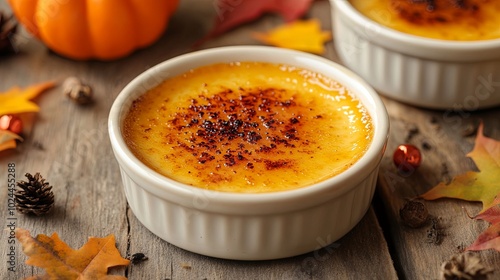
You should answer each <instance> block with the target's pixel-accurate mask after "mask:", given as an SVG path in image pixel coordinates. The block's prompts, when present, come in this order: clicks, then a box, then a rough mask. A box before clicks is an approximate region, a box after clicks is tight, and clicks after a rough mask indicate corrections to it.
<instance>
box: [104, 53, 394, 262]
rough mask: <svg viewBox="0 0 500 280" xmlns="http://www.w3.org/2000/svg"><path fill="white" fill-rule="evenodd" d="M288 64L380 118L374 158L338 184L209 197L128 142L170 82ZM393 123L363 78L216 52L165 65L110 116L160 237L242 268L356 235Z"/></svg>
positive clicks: (128, 173)
mask: <svg viewBox="0 0 500 280" xmlns="http://www.w3.org/2000/svg"><path fill="white" fill-rule="evenodd" d="M234 61H260V62H270V63H285V64H288V65H294V66H298V67H302V68H307V69H310V70H312V71H316V72H318V73H321V74H323V75H326V76H328V77H331V78H333V79H335V80H337V81H339V82H340V83H341V84H343V85H345V86H346V87H347V88H349V89H350V90H352V92H354V93H355V94H356V95H357V96H358V98H359V99H360V100H361V101H362V103H363V104H364V106H365V107H366V108H367V110H368V111H369V113H370V115H371V116H372V118H373V122H374V127H375V132H374V137H373V141H372V143H371V145H370V147H369V149H368V151H367V152H366V154H365V155H364V156H363V157H362V158H361V159H360V160H359V161H358V162H357V163H355V164H354V165H353V166H352V167H351V168H349V169H348V170H347V171H345V172H343V173H341V174H340V175H338V176H335V177H333V178H330V179H328V180H325V181H323V182H320V183H318V184H315V185H312V186H308V187H304V188H301V189H296V190H290V191H283V192H275V193H262V194H242V193H224V192H217V191H210V190H204V189H200V188H196V187H192V186H188V185H184V184H181V183H178V182H175V181H173V180H171V179H169V178H166V177H164V176H162V175H160V174H158V173H156V172H154V171H153V170H151V169H150V168H148V167H147V166H146V165H144V164H143V163H142V162H140V161H139V160H138V159H137V158H135V157H134V155H133V154H132V153H131V151H130V150H129V149H128V148H127V146H126V144H125V142H124V140H123V137H122V131H121V130H122V128H121V127H122V121H123V118H124V116H125V114H126V113H127V112H128V110H129V108H130V106H131V103H132V101H133V100H134V99H136V98H137V97H138V96H140V95H141V94H143V93H144V92H145V91H146V90H147V89H150V88H152V87H154V86H156V85H157V84H159V83H160V82H161V81H163V80H164V79H166V78H168V77H172V76H175V75H179V74H181V73H183V72H186V71H188V70H190V69H192V68H196V67H199V66H203V65H209V64H213V63H218V62H234ZM388 129H389V120H388V115H387V112H386V110H385V107H384V105H383V103H382V102H381V100H380V98H379V97H378V95H377V94H376V92H375V91H374V90H373V89H372V88H371V87H370V86H369V85H368V84H366V83H365V82H364V81H362V80H361V79H360V78H358V76H357V75H355V74H354V73H352V72H351V71H349V70H347V69H346V68H344V67H342V66H340V65H338V64H336V63H333V62H332V61H330V60H327V59H325V58H321V57H318V56H315V55H311V54H306V53H302V52H297V51H292V50H285V49H279V48H272V47H258V46H240V47H223V48H216V49H209V50H204V51H199V52H194V53H189V54H185V55H182V56H179V57H176V58H173V59H170V60H168V61H165V62H163V63H161V64H159V65H157V66H155V67H153V68H151V69H149V70H147V71H146V72H144V73H143V74H141V75H139V76H138V77H137V78H135V79H134V80H133V81H132V82H130V83H129V84H128V85H127V86H126V87H125V88H124V89H123V90H122V92H121V93H120V94H119V95H118V97H117V98H116V100H115V102H114V104H113V106H112V108H111V112H110V115H109V134H110V139H111V145H112V147H113V151H114V153H115V157H116V159H117V161H118V164H119V166H120V170H121V175H122V179H123V185H124V189H125V195H126V197H127V200H128V203H129V204H130V208H131V209H132V211H133V212H134V214H135V216H136V217H137V218H138V219H139V220H140V221H141V222H142V223H143V224H144V225H145V226H146V227H147V228H148V229H149V230H150V231H152V232H153V233H154V234H156V235H158V236H159V237H161V238H162V239H164V240H166V241H168V242H169V243H171V244H174V245H176V246H178V247H180V248H183V249H186V250H189V251H192V252H196V253H199V254H203V255H208V256H213V257H219V258H226V259H239V260H264V259H276V258H283V257H289V256H294V255H298V254H302V253H306V252H310V251H313V250H316V249H319V248H320V247H323V246H326V245H328V244H330V243H332V242H334V241H336V240H337V239H339V238H340V237H342V236H343V235H344V234H346V233H347V232H348V231H349V230H351V229H352V228H353V227H354V226H355V225H356V224H357V223H358V222H359V221H360V219H361V218H362V217H363V215H364V214H365V213H366V211H367V209H368V208H369V206H370V202H371V199H372V197H373V193H374V189H375V183H376V179H377V172H378V168H379V163H380V160H381V159H382V155H383V153H384V150H385V145H386V141H387V136H388Z"/></svg>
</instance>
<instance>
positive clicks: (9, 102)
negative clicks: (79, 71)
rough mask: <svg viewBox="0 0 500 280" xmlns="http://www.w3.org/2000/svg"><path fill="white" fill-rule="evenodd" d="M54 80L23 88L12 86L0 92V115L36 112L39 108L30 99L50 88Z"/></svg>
mask: <svg viewBox="0 0 500 280" xmlns="http://www.w3.org/2000/svg"><path fill="white" fill-rule="evenodd" d="M54 85H55V83H54V82H45V83H40V84H36V85H32V86H29V87H27V88H25V89H24V90H22V89H20V88H19V87H12V88H11V89H9V90H8V91H6V92H4V93H0V116H1V115H6V114H18V113H26V112H38V110H39V108H38V105H36V104H35V103H34V102H32V101H30V99H33V98H35V97H36V96H38V95H39V94H40V93H42V92H44V91H45V90H47V89H49V88H52V87H53V86H54Z"/></svg>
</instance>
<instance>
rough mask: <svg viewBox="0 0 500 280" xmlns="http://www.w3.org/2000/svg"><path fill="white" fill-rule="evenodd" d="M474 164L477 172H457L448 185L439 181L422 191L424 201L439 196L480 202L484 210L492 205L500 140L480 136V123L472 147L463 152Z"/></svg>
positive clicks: (498, 189) (498, 187)
mask: <svg viewBox="0 0 500 280" xmlns="http://www.w3.org/2000/svg"><path fill="white" fill-rule="evenodd" d="M467 156H468V157H470V158H472V159H473V160H474V162H475V163H476V166H477V168H478V169H479V172H475V171H469V172H467V173H465V174H462V175H458V176H456V177H455V178H453V180H452V181H451V183H450V184H448V185H447V184H445V183H440V184H438V185H437V186H435V187H434V188H432V189H431V190H429V191H428V192H426V193H425V194H423V195H422V198H424V199H427V200H433V199H438V198H442V197H449V198H458V199H462V200H468V201H481V202H482V203H483V210H482V211H481V212H484V211H485V210H487V209H488V208H490V207H492V206H494V205H495V203H496V202H495V198H496V197H497V195H498V194H499V193H500V185H499V184H498V182H500V141H496V140H494V139H491V138H488V137H485V136H484V135H483V124H481V125H480V126H479V129H478V132H477V136H476V141H475V145H474V149H473V150H472V151H471V152H470V153H468V154H467Z"/></svg>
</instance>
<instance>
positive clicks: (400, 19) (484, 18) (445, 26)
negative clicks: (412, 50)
mask: <svg viewBox="0 0 500 280" xmlns="http://www.w3.org/2000/svg"><path fill="white" fill-rule="evenodd" d="M350 2H351V3H352V5H353V6H354V7H355V8H356V9H358V10H359V11H360V12H361V13H363V14H365V15H366V16H368V17H369V18H371V19H373V20H375V21H376V22H378V23H381V24H383V25H386V26H388V27H391V28H394V29H396V30H399V31H402V32H405V33H409V34H413V35H417V36H423V37H429V38H435V39H444V40H464V41H466V40H467V41H469V40H488V39H497V38H500V18H499V17H498V14H499V13H500V1H497V0H350Z"/></svg>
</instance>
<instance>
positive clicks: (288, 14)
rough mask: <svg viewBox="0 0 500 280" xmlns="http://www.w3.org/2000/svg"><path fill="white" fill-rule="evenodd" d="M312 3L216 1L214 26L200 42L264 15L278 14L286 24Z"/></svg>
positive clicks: (291, 0) (304, 0)
mask: <svg viewBox="0 0 500 280" xmlns="http://www.w3.org/2000/svg"><path fill="white" fill-rule="evenodd" d="M312 2H313V0H216V1H215V2H214V6H215V10H216V12H217V18H216V20H215V25H214V27H213V29H212V30H211V31H210V32H209V33H208V35H207V36H205V38H204V39H202V40H201V42H203V41H205V40H208V39H210V38H213V37H216V36H219V35H221V34H223V33H224V32H227V31H229V30H231V29H233V28H235V27H237V26H239V25H241V24H243V23H247V22H250V21H253V20H256V19H257V18H259V17H260V16H262V15H263V14H264V13H278V14H280V15H281V16H282V17H283V18H284V19H285V21H287V22H290V21H293V20H296V19H298V18H299V17H301V16H302V15H303V14H304V13H305V12H307V10H308V9H309V6H310V5H311V3H312ZM201 42H200V43H201Z"/></svg>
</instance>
